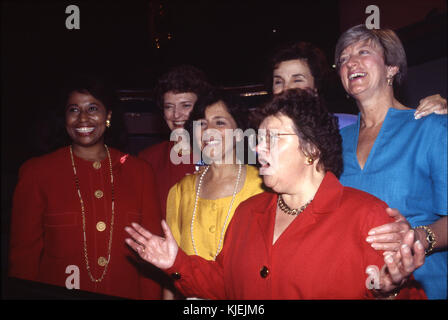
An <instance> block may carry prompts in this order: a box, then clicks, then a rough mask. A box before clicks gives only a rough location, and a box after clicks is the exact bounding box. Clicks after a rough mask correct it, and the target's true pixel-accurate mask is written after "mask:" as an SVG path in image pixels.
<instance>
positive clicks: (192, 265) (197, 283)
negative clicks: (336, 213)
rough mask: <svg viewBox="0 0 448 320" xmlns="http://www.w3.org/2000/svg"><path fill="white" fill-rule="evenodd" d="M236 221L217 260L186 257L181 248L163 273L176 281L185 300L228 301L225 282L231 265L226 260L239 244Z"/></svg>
mask: <svg viewBox="0 0 448 320" xmlns="http://www.w3.org/2000/svg"><path fill="white" fill-rule="evenodd" d="M236 220H237V219H235V218H233V219H232V220H231V221H230V223H229V227H228V231H227V232H226V235H225V237H224V245H223V248H222V250H221V252H220V253H219V255H218V257H217V258H216V261H213V260H206V259H204V258H202V257H200V256H196V255H191V256H189V255H187V254H186V253H185V252H184V251H182V249H180V248H179V251H178V253H177V257H176V260H175V261H174V264H173V266H172V267H171V268H169V269H166V270H164V271H165V273H167V274H168V275H170V276H171V277H172V278H173V279H174V280H175V281H174V285H175V286H176V288H177V289H178V290H179V291H180V292H181V293H182V294H183V295H184V296H185V297H200V298H203V299H212V300H225V299H229V297H228V294H227V290H226V287H227V286H230V285H231V284H229V283H226V281H225V279H224V277H225V272H224V270H225V269H226V268H225V266H226V265H229V263H230V262H229V261H227V260H228V259H227V257H228V256H229V254H228V253H229V252H232V251H233V250H232V247H233V246H234V245H237V244H238V241H237V240H235V241H233V239H238V237H237V236H236V228H235V225H238V223H240V222H235V221H236Z"/></svg>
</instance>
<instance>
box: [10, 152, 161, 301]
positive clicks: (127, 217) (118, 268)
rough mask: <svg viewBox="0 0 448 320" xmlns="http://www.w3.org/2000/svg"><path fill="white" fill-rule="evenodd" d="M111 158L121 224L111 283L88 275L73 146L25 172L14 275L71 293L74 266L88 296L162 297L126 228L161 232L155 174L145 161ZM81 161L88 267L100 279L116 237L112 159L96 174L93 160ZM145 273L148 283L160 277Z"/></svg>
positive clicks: (16, 218)
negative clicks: (132, 247) (102, 262)
mask: <svg viewBox="0 0 448 320" xmlns="http://www.w3.org/2000/svg"><path fill="white" fill-rule="evenodd" d="M110 154H111V159H112V167H113V175H114V194H115V210H114V211H115V217H114V225H113V236H112V250H111V260H110V263H109V266H108V269H107V273H106V274H105V277H104V279H103V280H102V281H101V282H100V283H94V282H92V281H91V280H90V277H89V276H88V273H87V269H86V261H85V256H84V249H83V248H84V244H83V243H84V242H83V229H82V218H81V205H80V200H79V197H78V194H77V191H76V190H77V189H76V186H75V179H74V174H73V169H72V163H71V159H70V152H69V148H68V147H65V148H61V149H59V150H57V151H55V152H53V153H51V154H47V155H44V156H42V157H38V158H33V159H30V160H28V161H27V162H26V163H25V164H24V165H23V166H22V167H21V169H20V172H19V181H18V184H17V187H16V190H15V193H14V199H13V208H12V218H11V219H12V224H11V242H10V260H9V275H10V276H13V277H18V278H22V279H27V280H33V281H39V282H45V283H49V284H54V285H58V286H62V287H65V286H66V284H65V281H66V278H67V277H68V276H69V275H70V274H66V268H67V266H69V265H75V266H77V267H78V268H79V271H80V289H81V290H86V291H91V292H97V293H102V294H107V295H114V296H121V297H127V298H146V299H160V298H161V288H160V286H159V284H157V282H155V281H153V280H151V279H149V278H148V277H146V276H142V273H141V272H139V271H138V269H137V267H140V268H141V266H139V262H138V261H139V259H138V257H136V255H135V254H133V252H132V251H131V250H130V249H129V248H128V247H127V245H126V244H125V242H124V239H125V238H127V237H128V235H127V233H126V232H125V231H124V227H125V226H128V225H129V224H130V223H131V222H133V221H135V222H139V223H142V224H143V225H146V227H147V228H148V229H149V230H152V231H153V232H155V233H158V234H160V233H161V227H160V207H159V203H158V198H157V197H156V189H155V185H154V177H153V173H152V172H151V169H150V167H149V166H148V165H147V164H146V163H145V162H144V161H142V160H139V159H137V158H135V157H132V156H128V155H125V154H123V153H121V152H120V151H118V150H115V149H110ZM74 159H75V165H76V169H77V175H78V178H79V184H80V190H81V194H82V198H83V201H84V205H85V217H86V236H87V252H88V258H89V265H90V269H91V272H92V275H93V277H94V278H99V277H100V276H101V274H102V272H103V269H104V267H102V266H100V265H99V263H98V259H99V258H100V257H105V258H106V259H107V257H108V255H107V254H108V243H109V234H110V222H111V204H112V200H111V183H110V168H109V160H108V158H107V157H106V159H104V160H103V161H102V162H101V168H99V169H95V168H94V167H93V165H92V164H93V162H91V161H85V160H83V159H81V158H78V157H76V156H74ZM97 190H101V191H102V192H103V196H102V197H100V198H97V197H96V196H95V191H97ZM97 194H98V193H97ZM99 222H104V225H103V226H105V227H106V229H105V230H103V231H99V230H98V229H97V227H96V226H97V223H99ZM100 229H101V228H100ZM144 269H145V270H144V272H145V273H147V275H148V276H149V277H153V278H156V277H157V276H156V275H155V274H157V272H155V271H154V269H153V268H147V267H145V268H144ZM72 273H73V272H72ZM152 273H154V274H152Z"/></svg>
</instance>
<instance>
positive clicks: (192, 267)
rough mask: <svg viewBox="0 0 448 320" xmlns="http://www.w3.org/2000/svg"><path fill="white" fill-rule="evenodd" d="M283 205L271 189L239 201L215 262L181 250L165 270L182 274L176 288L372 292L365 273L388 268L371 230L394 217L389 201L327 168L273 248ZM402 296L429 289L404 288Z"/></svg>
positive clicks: (324, 294)
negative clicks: (351, 184) (342, 179)
mask: <svg viewBox="0 0 448 320" xmlns="http://www.w3.org/2000/svg"><path fill="white" fill-rule="evenodd" d="M276 207H277V195H276V194H273V193H267V192H265V193H262V194H259V195H257V196H254V197H252V198H250V199H248V200H246V201H245V202H243V203H242V204H240V206H239V207H238V209H237V210H236V212H235V215H234V217H233V219H232V222H231V224H230V226H229V228H228V231H227V234H226V238H225V241H224V247H223V250H222V251H221V253H220V254H219V256H218V258H217V261H216V262H215V261H206V260H204V259H202V258H200V257H198V256H187V255H186V254H185V253H184V252H182V251H181V250H179V253H178V256H177V258H176V261H175V263H174V265H173V267H172V268H170V269H168V270H166V272H167V273H170V274H173V275H175V277H174V278H179V277H180V279H178V280H177V281H176V287H178V288H179V289H180V290H181V291H182V292H183V293H184V294H185V295H186V296H198V297H202V298H209V299H364V298H372V297H373V296H372V294H371V291H370V290H368V289H367V287H366V280H367V278H368V275H367V274H366V273H365V270H366V268H367V266H369V265H376V266H378V268H379V269H381V267H382V266H383V264H384V260H383V255H382V252H379V251H376V250H374V249H373V248H372V247H371V246H370V245H369V244H368V243H367V242H366V241H365V239H366V237H367V232H368V231H369V230H370V229H371V228H372V227H376V226H379V225H382V224H384V223H388V222H391V221H392V218H390V217H389V216H388V215H387V214H386V212H385V208H386V207H387V205H386V204H385V203H384V202H382V201H381V200H379V199H377V198H375V197H373V196H371V195H369V194H367V193H365V192H362V191H359V190H356V189H352V188H348V187H344V186H342V185H341V184H340V183H339V181H338V180H337V178H336V177H335V176H334V175H333V174H332V173H327V174H326V176H325V178H324V180H323V181H322V184H321V185H320V187H319V190H318V191H317V193H316V196H315V198H314V200H313V202H312V203H311V204H310V205H309V206H308V207H307V209H305V211H303V212H302V213H301V214H300V215H299V216H297V218H296V219H295V220H294V221H293V222H292V223H291V224H290V225H289V226H288V228H287V229H286V230H285V231H284V232H283V234H282V235H281V236H280V237H279V238H278V239H277V241H276V242H275V244H274V245H273V244H272V239H273V232H274V221H275V212H276ZM176 272H177V274H175V273H176ZM414 284H415V283H414V282H412V285H414ZM399 297H402V298H425V294H424V292H423V290H422V289H418V290H417V289H415V288H412V289H407V288H405V289H402V290H401V292H400V295H399Z"/></svg>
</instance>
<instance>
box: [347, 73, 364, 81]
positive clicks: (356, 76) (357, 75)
mask: <svg viewBox="0 0 448 320" xmlns="http://www.w3.org/2000/svg"><path fill="white" fill-rule="evenodd" d="M366 75H367V73H366V72H355V73H352V74H351V75H349V76H348V79H349V80H350V81H352V80H356V79H359V78H364V77H365V76H366Z"/></svg>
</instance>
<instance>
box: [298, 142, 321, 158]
mask: <svg viewBox="0 0 448 320" xmlns="http://www.w3.org/2000/svg"><path fill="white" fill-rule="evenodd" d="M300 148H301V150H302V152H303V154H304V155H305V156H306V157H311V158H313V159H314V160H317V159H318V158H319V156H320V152H319V150H318V149H317V148H316V146H315V145H314V144H312V143H307V144H306V146H300Z"/></svg>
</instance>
